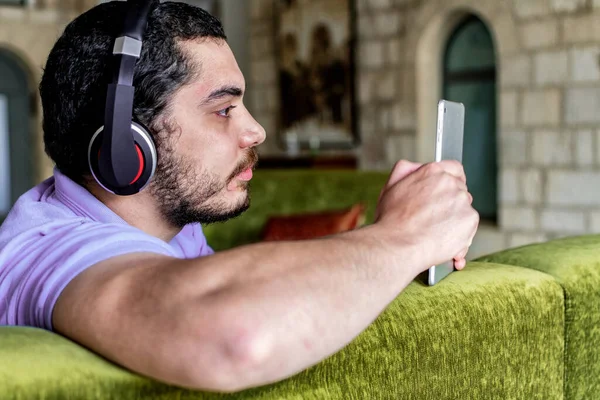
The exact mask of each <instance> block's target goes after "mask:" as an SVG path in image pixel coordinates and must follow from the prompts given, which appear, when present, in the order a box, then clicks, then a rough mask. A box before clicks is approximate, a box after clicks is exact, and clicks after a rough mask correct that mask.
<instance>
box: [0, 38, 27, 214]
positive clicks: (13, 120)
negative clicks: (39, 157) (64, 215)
mask: <svg viewBox="0 0 600 400" xmlns="http://www.w3.org/2000/svg"><path fill="white" fill-rule="evenodd" d="M0 76H1V77H2V79H0V221H2V220H3V219H4V218H5V217H6V214H7V213H8V211H9V209H10V208H11V207H12V205H13V204H14V202H15V201H16V200H17V198H18V197H19V196H20V195H22V194H23V193H25V192H26V191H27V190H28V189H29V188H30V187H31V184H32V181H33V167H32V165H31V159H32V157H31V153H32V151H33V146H32V143H31V134H30V133H31V132H30V121H31V117H30V103H29V93H30V90H29V80H28V77H27V72H26V71H25V70H24V68H23V67H22V64H21V63H20V61H19V60H18V59H17V57H15V56H14V55H13V54H12V53H10V52H8V51H6V50H3V49H0Z"/></svg>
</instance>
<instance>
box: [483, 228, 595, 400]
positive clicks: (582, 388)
mask: <svg viewBox="0 0 600 400" xmlns="http://www.w3.org/2000/svg"><path fill="white" fill-rule="evenodd" d="M480 261H486V262H496V263H503V264H512V265H519V266H523V267H528V268H532V269H535V270H538V271H542V272H545V273H548V274H550V275H552V276H553V277H555V278H556V280H557V281H558V282H559V283H560V284H561V285H562V287H563V289H564V292H565V304H566V307H565V320H566V321H567V325H566V331H565V338H566V339H565V341H566V359H565V364H566V371H565V373H566V378H565V381H566V387H565V393H566V397H565V398H567V399H599V398H600V236H596V235H592V236H585V237H573V238H566V239H561V240H555V241H551V242H549V243H543V244H535V245H529V246H524V247H521V248H517V249H510V250H507V251H503V252H499V253H497V254H492V255H489V256H486V257H482V258H481V259H480Z"/></svg>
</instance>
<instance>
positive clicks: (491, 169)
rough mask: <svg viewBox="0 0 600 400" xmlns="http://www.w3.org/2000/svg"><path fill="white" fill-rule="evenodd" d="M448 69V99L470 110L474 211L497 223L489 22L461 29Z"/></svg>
mask: <svg viewBox="0 0 600 400" xmlns="http://www.w3.org/2000/svg"><path fill="white" fill-rule="evenodd" d="M443 63H444V65H443V72H444V73H443V98H445V99H448V100H453V101H458V102H462V103H464V105H465V108H466V116H465V138H464V153H463V164H464V168H465V173H466V175H467V183H468V186H469V190H470V192H471V193H472V194H473V207H474V208H475V209H476V210H477V211H478V212H479V214H480V216H481V219H482V220H486V221H491V222H496V221H497V209H498V204H497V203H498V201H497V194H498V185H497V181H498V178H497V176H498V165H497V156H496V155H497V151H496V101H497V100H496V99H497V96H496V55H495V50H494V43H493V40H492V36H491V34H490V31H489V30H488V28H487V27H486V25H485V24H484V23H483V21H481V20H480V19H479V18H477V17H476V16H473V15H470V16H468V17H466V18H465V19H464V20H462V21H461V22H460V23H459V24H458V25H457V27H456V28H455V29H454V31H453V32H452V34H451V35H450V36H449V39H448V41H447V44H446V48H445V53H444V58H443Z"/></svg>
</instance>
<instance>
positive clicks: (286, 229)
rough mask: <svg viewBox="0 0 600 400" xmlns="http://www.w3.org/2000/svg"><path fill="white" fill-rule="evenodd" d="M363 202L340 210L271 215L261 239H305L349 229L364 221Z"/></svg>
mask: <svg viewBox="0 0 600 400" xmlns="http://www.w3.org/2000/svg"><path fill="white" fill-rule="evenodd" d="M364 211H365V205H364V204H361V203H359V204H355V205H353V206H352V207H349V208H345V209H342V210H326V211H319V212H306V213H295V214H287V215H273V216H271V217H269V219H268V220H267V222H266V224H265V229H264V231H263V234H262V240H263V241H278V240H305V239H314V238H318V237H323V236H329V235H334V234H336V233H342V232H346V231H351V230H353V229H356V228H358V227H359V226H360V224H361V223H362V221H364Z"/></svg>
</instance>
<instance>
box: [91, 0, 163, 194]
mask: <svg viewBox="0 0 600 400" xmlns="http://www.w3.org/2000/svg"><path fill="white" fill-rule="evenodd" d="M127 4H128V6H129V10H128V12H127V17H126V18H125V23H124V25H123V32H122V34H121V35H120V36H119V37H117V38H116V39H115V42H114V47H113V60H114V67H113V68H114V72H113V81H112V83H110V84H109V85H108V90H107V95H106V108H105V113H104V126H102V127H100V128H99V129H98V130H97V131H96V132H95V133H94V135H93V136H92V139H91V140H90V144H89V147H88V163H89V165H90V169H91V171H92V175H93V176H94V179H96V181H97V182H98V184H99V185H100V186H102V187H103V188H104V189H105V190H107V191H109V192H111V193H114V194H118V195H122V196H128V195H132V194H136V193H138V192H140V191H141V190H142V189H144V188H145V187H146V185H148V183H149V182H150V179H151V178H152V177H153V176H154V172H155V171H156V163H157V154H156V147H155V145H154V140H153V139H152V135H151V134H150V132H149V130H148V129H147V128H146V127H145V126H143V125H142V124H141V123H139V122H136V121H134V120H133V98H134V92H135V88H134V87H133V74H134V70H135V64H136V62H137V60H138V59H139V58H140V55H141V52H142V37H143V35H144V32H145V30H146V25H147V20H148V15H149V14H150V12H152V9H153V8H154V7H155V5H157V4H159V2H158V1H157V0H150V1H148V0H128V1H127Z"/></svg>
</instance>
